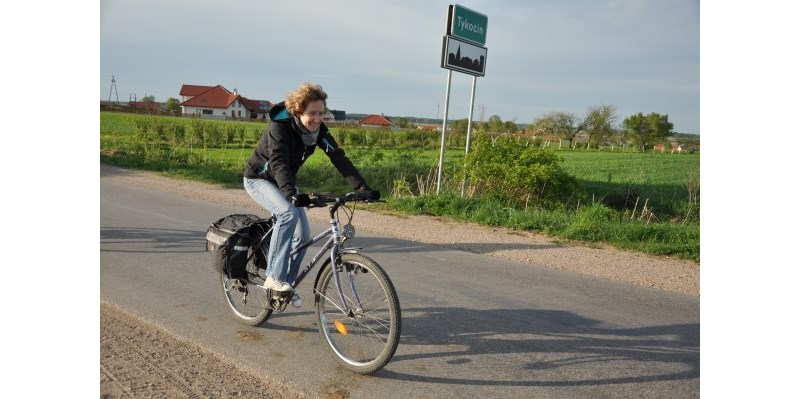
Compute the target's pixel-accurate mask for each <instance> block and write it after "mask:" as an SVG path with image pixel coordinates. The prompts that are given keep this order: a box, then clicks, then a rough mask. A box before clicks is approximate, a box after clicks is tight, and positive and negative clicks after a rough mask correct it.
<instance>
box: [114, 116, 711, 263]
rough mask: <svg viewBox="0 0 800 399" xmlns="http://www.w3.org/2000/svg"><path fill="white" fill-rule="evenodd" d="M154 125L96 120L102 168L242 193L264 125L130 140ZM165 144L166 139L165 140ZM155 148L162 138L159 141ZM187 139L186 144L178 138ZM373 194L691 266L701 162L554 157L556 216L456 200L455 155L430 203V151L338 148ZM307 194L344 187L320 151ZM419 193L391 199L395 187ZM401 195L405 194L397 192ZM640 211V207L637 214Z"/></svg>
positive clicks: (592, 154)
mask: <svg viewBox="0 0 800 399" xmlns="http://www.w3.org/2000/svg"><path fill="white" fill-rule="evenodd" d="M140 118H153V117H149V116H139V115H130V114H121V113H111V112H101V113H100V144H101V145H100V147H101V162H107V163H112V164H116V165H120V166H123V167H128V168H137V169H147V170H153V171H158V172H161V173H164V174H166V175H169V176H173V177H179V178H186V179H194V180H200V181H206V182H211V183H216V184H221V185H224V186H227V187H241V179H242V173H243V170H244V165H245V163H246V162H247V160H248V159H249V157H250V155H251V153H252V150H253V148H254V146H255V140H256V136H257V135H260V133H261V132H262V131H263V130H264V128H265V126H266V125H265V124H263V123H253V122H222V121H219V122H217V121H215V122H212V123H218V124H220V126H224V124H226V123H227V124H230V123H239V124H242V126H245V127H246V129H248V134H247V137H246V139H245V142H244V143H243V144H242V143H241V142H239V141H236V142H235V143H234V144H228V145H223V147H222V148H207V147H202V146H196V145H195V146H191V145H187V144H182V145H179V146H168V145H165V144H160V145H156V144H154V143H152V142H145V141H143V140H144V139H142V137H141V136H140V135H139V136H137V131H136V128H135V121H136V120H137V119H140ZM157 118H163V119H160V120H163V121H165V122H166V123H169V124H182V125H184V126H186V127H185V129H186V137H189V136H190V135H191V134H192V133H191V123H192V120H191V119H190V118H175V117H157ZM169 140H170V139H169V138H166V141H169ZM163 141H164V140H162V142H163ZM184 141H186V140H184ZM344 148H345V151H346V152H347V155H348V157H350V159H351V160H352V161H353V163H354V164H355V165H356V166H357V167H358V168H359V170H360V171H361V172H362V174H363V175H364V176H365V178H366V179H367V181H368V182H369V183H370V185H371V186H373V188H376V189H379V190H381V192H382V193H384V197H387V198H388V203H387V206H388V207H390V208H392V209H394V210H395V211H400V212H407V213H423V214H433V215H442V216H449V217H454V218H457V219H462V220H470V221H475V222H478V223H483V224H489V225H499V226H507V227H512V228H517V229H524V230H536V231H541V232H544V233H547V234H550V235H552V236H554V237H560V238H564V239H567V240H576V241H583V242H604V243H610V244H613V245H615V246H618V247H620V248H624V249H629V250H635V251H641V252H647V253H652V254H659V255H670V256H677V257H681V258H686V259H692V260H695V261H699V256H700V244H699V231H700V220H699V214H700V212H699V206H700V203H699V190H700V155H699V154H670V153H652V152H649V153H633V152H602V151H596V150H594V151H591V150H590V151H586V150H562V151H555V154H556V155H558V156H559V157H561V158H562V159H563V161H562V162H561V166H562V168H563V169H564V170H565V171H566V172H567V173H569V174H570V175H572V176H574V177H575V178H576V179H577V180H578V182H579V184H580V186H581V187H582V189H583V190H584V191H585V192H584V193H581V196H580V197H579V198H580V200H579V201H578V202H577V204H572V205H570V206H569V207H568V208H565V209H550V210H545V209H538V208H536V207H532V208H530V209H527V208H526V209H517V208H515V207H513V206H509V205H508V204H505V203H499V202H497V201H495V200H493V199H491V198H482V197H476V198H463V197H461V196H460V195H459V192H460V182H458V181H455V179H453V176H454V175H455V174H456V173H455V170H456V169H457V167H458V165H460V163H461V161H462V159H463V157H464V150H463V148H460V149H448V150H447V151H446V153H445V171H444V179H443V180H444V184H443V185H444V188H445V189H444V190H443V193H442V195H438V196H437V195H435V191H433V193H432V192H431V191H432V190H433V189H435V183H436V182H435V178H436V171H437V167H438V158H439V151H438V150H432V149H427V150H417V149H398V148H377V147H376V148H365V147H352V146H351V147H344ZM298 179H299V182H300V184H301V185H302V188H303V190H304V191H306V192H312V191H317V192H326V191H327V192H345V191H349V190H350V189H351V188H350V187H346V185H345V183H344V179H343V178H341V176H340V175H339V174H338V172H337V171H336V170H335V168H334V167H333V166H332V165H331V164H330V162H328V161H327V157H326V156H325V155H324V153H323V152H322V151H317V152H316V153H314V155H313V156H312V157H310V158H309V159H308V160H307V161H306V164H305V166H304V167H303V168H302V169H301V172H300V175H299V176H298ZM419 183H422V185H423V186H425V187H427V191H426V192H422V195H419V194H418V195H416V196H413V197H409V196H403V197H392V196H391V194H392V192H393V190H394V191H397V190H396V189H397V188H398V186H397V185H398V184H400V185H403V187H405V188H407V189H411V190H412V191H417V190H416V188H417V187H419ZM399 191H402V192H407V191H408V190H406V191H403V190H399ZM645 206H646V207H645Z"/></svg>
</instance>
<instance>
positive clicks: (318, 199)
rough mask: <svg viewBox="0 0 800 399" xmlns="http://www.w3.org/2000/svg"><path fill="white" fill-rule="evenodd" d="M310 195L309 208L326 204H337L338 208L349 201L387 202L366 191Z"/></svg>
mask: <svg viewBox="0 0 800 399" xmlns="http://www.w3.org/2000/svg"><path fill="white" fill-rule="evenodd" d="M308 196H309V199H310V200H311V203H310V204H309V205H308V208H318V207H323V206H326V205H328V204H336V205H335V206H336V207H337V208H338V207H339V206H341V205H343V204H345V203H347V202H354V201H361V202H366V203H371V202H386V201H383V200H373V199H371V198H370V197H369V195H368V194H366V193H356V192H349V193H347V194H345V195H344V196H340V195H333V194H325V193H311V194H309V195H308Z"/></svg>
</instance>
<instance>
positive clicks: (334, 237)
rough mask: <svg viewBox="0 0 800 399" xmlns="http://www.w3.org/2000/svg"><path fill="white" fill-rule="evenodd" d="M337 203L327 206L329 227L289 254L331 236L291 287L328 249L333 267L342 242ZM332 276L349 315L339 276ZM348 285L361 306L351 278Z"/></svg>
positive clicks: (296, 284)
mask: <svg viewBox="0 0 800 399" xmlns="http://www.w3.org/2000/svg"><path fill="white" fill-rule="evenodd" d="M339 205H341V203H339V202H337V203H336V204H334V205H331V206H330V207H329V211H330V216H331V218H330V224H331V227H329V228H327V229H326V230H325V231H323V232H321V233H319V234H317V235H316V236H315V237H314V238H312V239H310V240H308V241H306V242H303V243H302V244H300V245H299V246H298V247H297V248H295V249H294V250H293V251H292V252H291V254H290V255H291V256H295V255H297V253H298V252H300V251H302V250H304V249H306V248H308V247H310V246H312V245H314V244H316V243H317V242H319V241H321V240H322V239H324V238H325V237H328V236H331V237H330V238H328V240H327V241H326V242H325V244H324V245H323V246H322V248H320V250H319V251H317V253H316V254H315V255H314V256H313V257H312V258H311V260H310V261H309V262H308V264H307V265H306V266H305V268H303V269H302V270H300V272H299V273H298V275H297V279H296V280H295V281H294V284H292V288H297V286H298V285H300V283H301V282H302V281H303V279H305V277H306V276H307V275H308V273H309V272H310V271H311V269H313V268H314V266H316V265H317V262H319V260H320V259H322V255H323V254H324V253H325V252H327V251H329V250H330V260H331V265H334V266H333V267H335V265H336V258H338V257H339V250H340V248H341V245H342V242H343V236H342V233H341V231H340V230H339V219H338V217H337V216H336V214H335V213H336V210H337V209H338V208H339ZM274 228H275V227H274V225H273V227H271V228H270V229H269V230H268V231H267V232H266V233H265V234H264V235H263V236H262V237H261V239H260V240H258V242H257V243H256V245H255V246H256V247H259V248H260V247H261V244H262V243H263V242H264V241H265V239H266V238H267V236H268V235H269V233H271V232H272V229H274ZM254 255H255V252H254V253H253V254H252V255H251V257H252V256H254ZM264 255H265V256H266V254H264ZM333 278H334V282H335V284H336V290H337V291H338V292H339V298H340V299H341V301H342V304H343V305H344V307H345V308H344V309H341V310H342V311H343V312H345V313H346V314H348V315H350V314H351V312H352V310H351V309H350V306H349V305H348V303H347V300H345V296H344V292H343V291H342V283H341V279H340V278H339V273H334V274H333ZM350 287H351V289H352V290H353V295H354V297H355V299H356V305H357V306H358V307H361V299H359V297H358V293H357V291H356V287H355V285H354V284H353V281H352V280H351V281H350Z"/></svg>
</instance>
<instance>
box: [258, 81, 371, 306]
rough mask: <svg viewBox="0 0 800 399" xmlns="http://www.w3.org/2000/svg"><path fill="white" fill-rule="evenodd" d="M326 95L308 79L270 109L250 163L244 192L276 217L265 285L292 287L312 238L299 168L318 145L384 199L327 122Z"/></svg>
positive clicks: (356, 183)
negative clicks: (302, 245)
mask: <svg viewBox="0 0 800 399" xmlns="http://www.w3.org/2000/svg"><path fill="white" fill-rule="evenodd" d="M327 98H328V95H327V94H326V93H325V91H323V90H322V87H321V86H320V85H318V84H312V83H305V82H304V83H302V84H301V85H300V86H299V87H298V88H297V89H296V90H294V91H291V92H289V93H288V94H287V96H286V101H285V102H281V103H278V104H276V105H275V106H273V107H272V109H271V110H270V111H269V117H270V119H271V120H272V123H270V125H269V127H268V128H267V130H266V131H265V132H264V134H262V135H261V139H260V140H259V142H258V146H257V147H256V148H255V151H253V155H252V156H251V157H250V160H249V161H248V163H247V166H246V167H245V171H244V189H245V191H247V194H249V195H250V197H252V198H253V199H254V200H255V201H256V202H257V203H258V204H259V205H261V206H262V207H264V208H266V209H267V210H269V211H270V212H271V213H272V214H273V215H274V216H275V218H276V219H275V225H274V228H273V230H272V238H271V241H270V245H269V254H268V255H267V276H266V280H265V282H264V288H268V289H271V290H273V291H276V292H278V293H283V294H288V293H289V292H291V291H292V285H293V283H294V281H295V279H296V278H297V273H298V271H299V270H300V262H301V261H302V260H303V256H304V255H305V249H303V250H301V251H299V252H298V253H297V254H295V256H291V252H292V250H294V249H295V248H296V247H297V246H298V245H299V244H300V243H302V242H304V241H306V240H308V239H310V238H311V229H310V227H309V225H308V218H307V217H306V213H305V209H304V207H305V206H308V205H309V202H310V199H309V196H308V194H303V193H299V192H298V189H297V172H298V171H299V169H300V167H301V166H302V165H303V163H304V162H305V161H306V159H308V157H309V156H311V154H313V153H314V151H315V150H316V148H317V147H319V148H320V149H321V150H323V151H324V152H325V155H327V156H328V158H330V160H331V163H333V165H334V166H335V167H336V169H337V170H338V171H339V173H341V174H342V176H344V178H345V180H347V183H348V184H349V185H350V186H351V187H353V188H354V189H356V190H359V191H361V192H365V193H368V194H369V196H370V197H371V199H373V200H377V199H379V198H380V192H378V191H373V190H371V189H370V188H369V186H367V183H366V181H365V180H364V178H363V177H362V176H361V174H360V173H359V172H358V169H356V167H355V166H353V163H352V162H351V161H350V159H349V158H347V157H346V156H345V154H344V150H343V149H341V148H340V147H338V146H337V144H336V141H335V140H334V139H333V136H332V135H331V134H330V132H329V131H328V128H327V126H325V124H324V123H322V117H323V115H324V114H325V108H326V105H327V103H326V100H327ZM292 305H293V306H295V307H300V306H301V305H302V301H301V299H300V296H299V295H298V294H297V293H296V292H295V293H293V296H292Z"/></svg>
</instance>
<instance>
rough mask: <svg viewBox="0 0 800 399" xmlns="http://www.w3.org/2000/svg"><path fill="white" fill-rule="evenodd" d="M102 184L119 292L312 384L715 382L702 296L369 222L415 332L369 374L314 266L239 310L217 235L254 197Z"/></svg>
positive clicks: (572, 393)
mask: <svg viewBox="0 0 800 399" xmlns="http://www.w3.org/2000/svg"><path fill="white" fill-rule="evenodd" d="M100 189H101V211H100V214H101V215H100V226H101V227H100V229H101V231H100V239H101V243H100V251H101V253H100V294H101V299H102V300H103V301H107V302H109V303H112V304H115V305H118V306H120V307H122V308H123V309H125V310H127V311H130V312H131V313H134V314H136V315H138V316H140V317H142V318H144V319H146V320H148V321H150V322H152V323H154V324H156V325H158V326H159V327H161V328H163V329H165V330H167V331H169V332H171V333H173V334H175V335H176V336H179V337H182V338H183V339H186V340H188V341H191V342H193V343H195V344H197V345H200V346H201V347H203V348H205V349H206V350H208V351H210V352H213V353H214V354H216V355H218V356H220V357H223V358H227V359H230V360H233V362H234V363H235V364H237V365H239V367H241V368H243V369H246V370H249V371H251V372H254V373H255V374H256V375H258V376H260V377H262V378H264V379H266V380H272V381H277V382H280V383H282V384H285V385H288V386H289V387H291V388H294V389H296V390H297V391H299V392H303V393H306V394H308V395H310V396H319V395H322V393H324V392H340V393H345V394H347V395H349V397H350V398H378V397H386V398H394V397H397V398H464V397H476V396H487V397H502V398H531V397H536V398H565V397H570V398H604V397H608V398H622V397H636V398H687V397H699V395H700V306H699V299H698V298H694V297H689V296H683V295H679V294H672V293H668V292H664V291H660V290H656V289H650V288H645V287H640V286H633V285H628V284H624V283H617V282H614V281H609V280H604V279H599V278H593V277H587V276H583V275H577V274H572V273H566V272H559V271H554V270H549V269H546V268H544V267H536V266H530V265H522V264H516V263H512V262H507V261H503V260H499V259H497V258H494V257H490V256H486V255H476V254H471V253H465V252H459V251H453V250H449V249H446V248H442V247H437V246H430V245H423V244H419V243H415V242H411V241H405V240H398V239H393V238H385V237H378V236H374V235H369V234H364V233H360V236H359V237H357V238H356V239H354V240H353V244H352V245H354V246H361V247H364V248H366V251H365V252H366V253H368V254H369V255H370V256H372V257H373V258H374V259H376V260H377V261H378V262H379V263H380V264H381V265H382V266H383V267H384V268H385V269H386V271H387V272H388V273H389V275H390V276H391V278H392V281H393V282H394V284H395V287H396V288H397V291H398V294H399V296H400V304H401V307H402V311H403V327H402V332H403V334H402V337H401V341H400V346H399V348H398V350H397V353H396V354H395V356H394V358H393V360H392V361H391V362H390V363H389V364H388V365H387V366H386V367H385V368H384V369H383V370H381V371H380V372H378V373H376V374H375V375H373V376H359V375H355V374H353V373H351V372H349V371H346V370H345V369H343V368H340V367H338V366H337V363H336V361H335V359H334V358H333V356H332V354H331V353H329V349H328V348H327V347H326V346H325V343H324V342H323V340H322V337H321V336H320V334H319V333H318V331H317V327H316V325H315V321H314V311H313V308H312V296H311V286H310V285H311V283H313V278H311V277H313V276H309V277H310V278H308V279H307V280H306V281H304V282H303V284H302V285H301V286H300V293H301V294H302V295H303V297H304V299H305V303H304V307H303V308H301V309H294V308H289V309H287V311H286V312H285V313H282V314H274V315H273V316H272V317H271V318H270V319H269V320H268V321H267V322H266V323H265V324H263V325H262V326H260V327H249V326H246V325H243V324H240V323H237V322H236V321H235V320H234V319H233V317H232V316H231V315H230V314H229V313H228V310H227V308H226V305H225V303H224V300H223V298H222V296H221V293H220V288H219V286H218V285H219V284H218V277H217V274H216V273H215V272H213V271H212V270H211V266H210V264H209V258H208V254H207V253H205V252H204V249H205V246H204V244H205V241H204V235H205V230H206V228H207V227H208V224H209V223H210V222H212V221H213V220H216V219H218V218H219V217H222V216H224V215H227V214H230V213H243V212H246V210H244V209H239V208H236V207H230V206H224V205H219V204H214V203H210V202H205V201H200V200H190V199H186V198H183V197H181V196H178V195H176V194H170V193H164V192H159V191H151V190H146V189H142V188H137V187H130V186H126V185H123V184H119V183H115V182H109V181H106V180H103V179H101V181H100ZM247 213H249V212H247ZM357 216H358V214H356V219H355V221H354V224H355V225H356V228H358V219H357ZM322 228H323V226H321V225H314V224H312V229H313V230H314V231H315V232H316V231H319V230H320V229H322ZM314 252H315V251H313V250H309V253H314ZM312 273H313V272H312Z"/></svg>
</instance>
